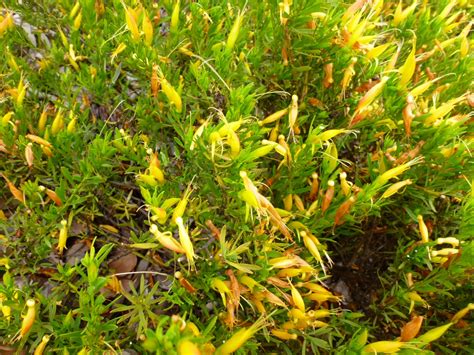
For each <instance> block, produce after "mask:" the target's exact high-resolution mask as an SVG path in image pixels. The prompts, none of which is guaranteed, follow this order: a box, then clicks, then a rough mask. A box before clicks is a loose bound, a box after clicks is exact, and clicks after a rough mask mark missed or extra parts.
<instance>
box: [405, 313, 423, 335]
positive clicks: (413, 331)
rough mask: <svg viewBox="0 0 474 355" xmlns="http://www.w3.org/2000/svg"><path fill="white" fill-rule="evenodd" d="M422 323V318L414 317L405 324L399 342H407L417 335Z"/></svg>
mask: <svg viewBox="0 0 474 355" xmlns="http://www.w3.org/2000/svg"><path fill="white" fill-rule="evenodd" d="M422 323H423V316H415V317H413V319H412V320H411V321H409V322H408V323H406V324H405V325H404V326H403V328H402V331H401V335H400V340H401V341H409V340H411V339H413V338H414V337H416V336H417V335H418V332H419V331H420V329H421V324H422Z"/></svg>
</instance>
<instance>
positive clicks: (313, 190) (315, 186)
mask: <svg viewBox="0 0 474 355" xmlns="http://www.w3.org/2000/svg"><path fill="white" fill-rule="evenodd" d="M311 178H312V179H313V181H312V182H311V191H310V192H309V199H310V200H311V201H314V200H315V199H316V197H317V195H318V189H319V180H318V174H317V173H313V175H311Z"/></svg>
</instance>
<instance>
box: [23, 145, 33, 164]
mask: <svg viewBox="0 0 474 355" xmlns="http://www.w3.org/2000/svg"><path fill="white" fill-rule="evenodd" d="M32 146H33V143H28V144H27V145H26V147H25V159H26V163H27V164H28V167H29V168H30V169H31V168H32V167H33V161H34V159H35V156H34V154H33V148H32Z"/></svg>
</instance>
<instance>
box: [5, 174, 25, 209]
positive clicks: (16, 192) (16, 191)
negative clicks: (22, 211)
mask: <svg viewBox="0 0 474 355" xmlns="http://www.w3.org/2000/svg"><path fill="white" fill-rule="evenodd" d="M0 176H1V177H3V178H4V179H5V181H6V183H7V186H8V189H9V190H10V192H11V194H12V195H13V197H14V198H15V199H16V200H18V201H20V202H21V203H25V196H24V195H23V192H22V191H21V190H19V189H17V188H16V186H15V185H14V184H13V183H12V182H11V181H10V180H8V178H7V177H6V176H5V175H3V174H1V173H0Z"/></svg>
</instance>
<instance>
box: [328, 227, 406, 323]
mask: <svg viewBox="0 0 474 355" xmlns="http://www.w3.org/2000/svg"><path fill="white" fill-rule="evenodd" d="M362 230H364V231H365V233H363V234H361V235H360V236H359V237H356V238H355V239H354V238H353V237H351V238H341V239H342V240H338V242H339V244H338V246H337V248H336V249H335V253H334V254H333V259H334V266H333V268H332V270H331V274H332V277H331V281H330V283H329V285H330V287H331V288H332V290H333V291H334V292H335V293H339V294H340V295H342V296H344V299H345V301H344V306H345V307H347V308H349V309H351V310H353V311H361V312H364V313H365V314H366V315H367V316H369V317H370V313H371V312H370V310H369V306H370V304H371V303H373V302H374V301H376V299H377V296H378V294H379V291H380V290H381V286H382V285H381V282H380V280H379V275H380V274H381V273H383V272H384V271H385V270H386V269H387V268H388V267H389V265H390V264H391V263H392V261H393V258H394V256H395V252H396V250H397V240H396V238H394V236H393V235H390V234H387V228H386V227H384V226H381V225H379V220H371V221H368V222H367V224H366V225H365V226H363V228H362Z"/></svg>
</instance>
